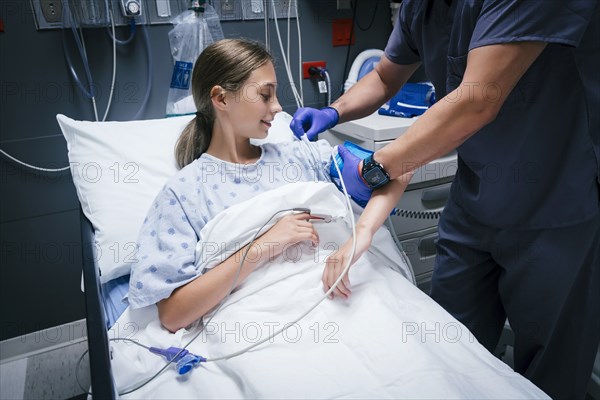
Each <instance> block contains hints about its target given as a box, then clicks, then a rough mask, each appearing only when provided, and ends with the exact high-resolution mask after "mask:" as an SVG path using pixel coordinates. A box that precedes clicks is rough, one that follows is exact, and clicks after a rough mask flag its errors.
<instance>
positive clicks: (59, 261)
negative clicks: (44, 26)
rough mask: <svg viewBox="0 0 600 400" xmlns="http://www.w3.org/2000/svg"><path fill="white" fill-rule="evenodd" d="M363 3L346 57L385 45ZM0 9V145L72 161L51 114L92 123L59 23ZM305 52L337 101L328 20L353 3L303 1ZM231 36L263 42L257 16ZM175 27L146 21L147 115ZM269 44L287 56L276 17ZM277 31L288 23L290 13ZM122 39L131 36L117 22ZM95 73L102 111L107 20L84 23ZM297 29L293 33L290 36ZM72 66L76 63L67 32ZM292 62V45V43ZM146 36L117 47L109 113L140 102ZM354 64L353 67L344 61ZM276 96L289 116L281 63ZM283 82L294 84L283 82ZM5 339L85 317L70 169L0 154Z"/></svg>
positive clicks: (160, 92) (383, 29)
mask: <svg viewBox="0 0 600 400" xmlns="http://www.w3.org/2000/svg"><path fill="white" fill-rule="evenodd" d="M376 3H377V1H375V0H371V1H362V2H360V3H359V4H358V12H357V15H358V18H357V19H358V21H359V23H360V24H361V25H362V26H366V25H368V23H369V21H370V18H371V16H372V15H375V21H374V24H373V27H372V28H371V29H369V30H368V31H361V30H359V29H356V30H355V35H356V43H355V45H354V46H353V47H352V48H351V52H350V62H351V61H352V60H353V59H354V58H355V56H356V55H357V54H358V53H359V52H360V51H362V50H364V49H367V48H374V47H376V48H383V47H384V46H385V43H386V41H387V37H388V35H389V33H390V32H391V28H392V27H391V23H390V11H389V5H388V1H387V0H379V5H378V7H377V11H376V13H375V14H373V13H374V11H375V5H376ZM0 4H1V6H0V17H1V18H2V19H3V20H4V32H3V33H0V74H1V86H0V147H1V148H2V149H3V150H5V151H7V152H8V153H9V154H11V155H13V156H16V157H17V158H19V159H21V160H24V161H26V162H28V163H30V164H34V165H37V166H41V167H45V168H57V167H61V166H66V165H68V160H67V149H66V143H65V140H64V139H63V137H62V134H61V133H60V130H59V127H58V125H57V122H56V118H55V116H56V114H58V113H62V114H66V115H68V116H69V117H72V118H75V119H80V120H92V119H93V111H92V107H91V104H90V102H89V100H87V99H86V98H84V96H83V95H82V94H81V93H80V91H79V90H78V89H77V88H76V86H75V84H74V81H73V80H72V79H71V77H70V74H69V73H68V70H67V64H66V62H65V59H64V56H63V49H62V40H63V32H62V31H59V30H43V31H37V30H36V29H35V24H34V18H33V14H32V11H31V6H30V3H29V1H25V0H1V2H0ZM299 5H300V17H301V26H302V40H303V60H305V61H317V60H324V61H326V62H327V66H328V69H329V71H330V74H331V79H332V83H333V88H334V90H333V98H334V99H335V98H337V97H338V96H339V94H340V89H341V86H342V82H343V79H342V71H343V68H344V61H345V57H346V47H333V46H332V45H331V20H332V19H335V18H350V17H351V16H352V13H351V11H349V10H336V1H334V0H333V1H320V0H300V2H299ZM222 26H223V31H224V33H225V36H226V37H239V36H243V37H248V38H254V39H258V40H263V37H264V26H263V22H262V21H236V22H224V23H223V24H222ZM171 28H172V26H171V25H153V26H150V27H149V35H150V40H151V49H150V50H151V52H152V57H153V60H154V62H153V65H154V74H153V77H152V81H153V88H152V95H151V98H150V101H149V103H148V106H147V108H146V111H145V113H144V114H143V118H160V117H163V116H164V112H165V104H166V98H167V92H168V85H169V82H170V76H171V68H172V61H171V56H170V52H169V48H168V38H167V33H168V32H169V30H170V29H171ZM271 28H272V29H271V32H272V36H271V38H272V41H271V50H272V52H273V53H274V55H275V57H276V58H277V59H280V54H279V47H278V45H277V44H276V42H275V40H276V36H275V30H274V26H273V25H272V24H271ZM281 29H282V33H283V32H285V28H284V25H283V21H282V22H281ZM117 33H118V36H119V37H121V38H124V37H125V36H127V33H128V31H127V28H119V31H118V32H117ZM85 40H86V46H87V50H88V56H89V59H90V65H91V71H92V74H93V78H94V81H95V83H96V85H97V88H98V93H99V95H98V103H99V113H103V112H104V108H105V105H106V102H107V100H108V98H107V97H108V91H109V87H110V80H111V65H112V47H111V46H112V43H111V41H110V39H109V37H108V35H107V34H106V31H105V30H104V29H89V30H87V31H86V32H85ZM295 40H296V34H295V29H294V30H293V40H292V43H295ZM68 43H69V44H70V48H71V54H72V57H73V59H74V60H76V68H77V69H78V72H79V73H80V74H81V73H82V68H81V64H80V63H79V61H78V57H76V53H75V48H74V46H73V45H72V43H73V38H72V37H71V36H68ZM291 53H292V59H293V60H294V61H295V60H297V50H296V47H295V46H294V47H293V48H292V50H291ZM145 60H146V57H145V50H144V46H143V41H142V38H141V35H138V36H137V37H136V38H135V39H134V41H133V42H132V43H131V44H130V45H128V46H125V47H121V48H119V49H118V76H117V86H116V92H115V99H114V100H113V106H112V108H111V112H110V114H109V118H108V119H110V120H128V119H131V118H132V116H133V115H134V114H135V113H136V111H137V110H138V108H139V105H140V102H141V99H142V97H143V93H144V90H145V80H146V74H147V71H148V69H147V68H146V66H145V62H146V61H145ZM348 68H349V67H348ZM277 72H278V78H279V82H280V85H281V87H280V93H279V97H280V101H281V103H282V105H283V107H284V109H285V110H286V111H288V112H290V113H293V112H294V110H295V108H296V107H295V103H294V101H293V98H292V97H291V95H290V93H291V92H290V91H289V86H288V85H287V84H286V83H285V82H286V81H287V79H286V77H285V74H284V72H283V69H282V63H279V65H278V66H277ZM303 84H304V93H305V103H306V105H308V106H324V105H325V96H324V95H318V94H316V93H318V92H317V91H316V85H315V84H314V83H313V82H310V81H304V82H303ZM286 86H287V89H286ZM0 187H1V200H0V240H1V249H0V250H1V257H0V340H3V339H7V338H10V337H15V336H18V335H22V334H25V333H28V332H32V331H37V330H40V329H44V328H47V327H52V326H56V325H59V324H62V323H65V322H69V321H74V320H78V319H81V318H84V317H85V312H84V297H83V294H82V293H81V291H80V278H81V248H80V238H79V208H78V207H79V203H78V200H77V197H76V194H75V190H74V187H73V183H72V180H71V177H70V174H69V172H68V171H67V172H64V173H60V174H49V173H39V172H33V171H30V170H26V169H24V168H22V167H20V166H17V165H16V164H15V163H14V162H12V161H9V160H7V159H6V158H5V157H4V156H0Z"/></svg>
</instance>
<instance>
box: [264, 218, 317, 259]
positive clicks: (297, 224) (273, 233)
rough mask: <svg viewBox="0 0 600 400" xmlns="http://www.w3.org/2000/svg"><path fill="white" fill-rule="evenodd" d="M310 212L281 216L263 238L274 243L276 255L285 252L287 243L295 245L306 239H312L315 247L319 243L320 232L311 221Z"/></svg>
mask: <svg viewBox="0 0 600 400" xmlns="http://www.w3.org/2000/svg"><path fill="white" fill-rule="evenodd" d="M309 218H310V214H307V213H300V214H289V215H286V216H285V217H283V218H281V219H280V220H279V221H277V223H276V224H275V225H273V226H272V227H271V229H269V230H268V231H267V232H266V233H265V234H264V235H263V236H262V238H261V241H262V242H263V243H265V244H269V245H272V244H273V243H275V245H274V246H273V248H274V254H273V255H274V256H277V255H279V254H281V253H282V252H283V249H284V247H285V246H286V245H293V244H296V243H299V242H302V241H304V240H310V242H311V243H312V245H313V246H314V247H316V246H318V244H319V234H318V233H317V230H316V229H315V227H314V226H313V224H312V223H311V222H309Z"/></svg>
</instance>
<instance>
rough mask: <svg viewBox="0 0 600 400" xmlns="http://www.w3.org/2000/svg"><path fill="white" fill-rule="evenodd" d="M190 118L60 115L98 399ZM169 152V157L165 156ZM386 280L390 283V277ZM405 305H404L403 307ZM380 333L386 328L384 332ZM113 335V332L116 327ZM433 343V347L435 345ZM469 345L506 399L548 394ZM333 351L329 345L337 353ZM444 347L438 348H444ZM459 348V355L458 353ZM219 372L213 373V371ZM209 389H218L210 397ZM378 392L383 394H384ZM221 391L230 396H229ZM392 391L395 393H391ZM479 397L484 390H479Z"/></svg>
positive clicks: (278, 130) (282, 133)
mask: <svg viewBox="0 0 600 400" xmlns="http://www.w3.org/2000/svg"><path fill="white" fill-rule="evenodd" d="M290 118H291V117H290V116H289V115H287V114H284V113H282V114H279V115H278V117H277V119H276V122H275V123H274V125H273V128H272V131H270V134H269V138H268V140H270V141H285V140H290V138H291V132H289V129H288V124H289V119H290ZM190 119H191V117H177V118H170V119H163V120H153V121H132V122H104V123H95V122H85V121H74V120H71V119H69V118H67V117H65V116H58V121H59V124H60V126H61V129H62V131H63V133H64V135H65V138H66V140H67V143H68V149H69V160H70V163H71V166H72V175H73V180H74V184H75V186H76V189H77V194H78V197H79V199H80V202H81V209H82V216H81V231H82V244H83V284H84V286H85V298H86V312H87V327H88V345H89V351H90V355H89V359H90V370H91V385H92V389H91V390H92V392H93V397H94V398H116V397H118V395H117V385H116V383H115V382H116V381H118V380H119V378H120V377H119V376H115V375H114V368H113V364H112V363H111V353H112V349H111V347H112V346H111V345H109V337H110V335H109V332H108V331H107V328H108V326H110V325H112V324H113V323H114V321H115V320H117V318H119V315H120V314H123V315H121V317H120V318H121V320H120V321H125V320H123V318H125V317H127V316H128V313H130V310H129V309H127V310H126V309H125V308H126V303H124V302H123V295H124V294H125V293H126V289H127V285H128V283H127V272H128V268H129V267H130V266H131V263H132V262H133V261H134V257H132V255H133V254H134V251H135V240H136V238H137V232H138V227H139V226H141V223H142V221H143V218H144V216H145V214H146V210H147V209H148V208H149V206H150V204H151V202H152V200H153V199H154V196H155V195H156V193H158V191H159V190H160V188H161V187H162V185H163V184H164V182H166V180H167V179H168V177H170V176H172V175H173V174H174V173H175V172H176V170H177V168H176V166H175V160H174V157H173V156H172V150H171V149H173V146H174V143H175V141H176V139H177V137H178V135H179V133H180V132H181V130H182V129H183V127H184V126H185V125H186V124H187V122H188V121H189V120H190ZM165 153H167V154H166V155H165ZM396 251H397V249H396ZM385 274H388V275H385ZM384 275H385V276H386V277H388V278H390V279H391V280H388V281H390V282H391V281H394V279H396V280H397V282H399V283H401V285H400V288H399V290H401V291H407V292H408V291H410V286H411V284H410V283H409V282H408V281H407V280H405V279H403V278H401V277H400V274H398V273H396V272H394V273H393V274H392V273H391V272H389V271H387V272H385V273H384ZM383 281H386V279H384V280H383ZM402 285H404V286H402ZM410 293H412V295H413V296H417V298H418V300H419V302H420V303H419V304H421V305H423V307H422V312H423V313H424V315H423V316H422V317H423V318H427V317H428V315H429V314H428V313H429V312H430V311H431V310H433V311H435V312H436V313H438V315H442V314H443V313H445V312H444V311H443V310H441V308H439V307H438V306H437V305H436V304H435V303H434V302H433V301H432V300H430V299H429V298H428V297H427V296H426V295H425V294H423V293H422V292H420V291H419V290H417V289H415V288H414V287H413V291H411V292H410ZM376 297H377V296H376ZM329 304H332V303H329ZM406 304H409V303H406ZM413 305H414V304H413ZM405 306H406V305H404V303H403V305H401V308H402V307H405ZM328 307H331V305H328ZM346 308H348V307H346ZM433 311H431V312H433ZM353 312H354V311H353ZM356 312H359V311H356ZM357 315H360V314H357ZM432 315H433V314H432ZM444 318H448V319H447V320H446V321H450V323H452V324H456V326H459V323H458V321H455V320H453V319H451V317H450V316H447V317H444ZM392 322H393V321H392ZM390 323H391V322H390ZM390 326H393V325H390ZM121 328H122V327H121ZM382 331H386V329H383V330H382ZM112 332H114V327H113V331H112ZM117 332H118V330H117ZM161 335H166V336H165V337H169V338H172V337H173V335H170V334H167V332H162V333H161ZM415 344H417V343H415ZM395 346H400V343H399V342H397V343H390V344H389V347H390V348H392V347H395ZM402 346H404V347H405V348H407V349H408V348H410V346H411V345H410V343H408V344H407V343H402ZM402 346H400V347H402ZM435 346H436V345H434V344H432V347H435ZM468 346H469V349H465V351H464V352H463V349H462V347H457V348H455V349H452V354H454V355H453V359H454V360H457V359H460V358H461V357H462V356H464V358H465V359H467V358H468V359H470V360H471V362H472V363H473V364H472V366H473V367H475V370H477V369H479V368H481V370H482V371H483V370H488V369H489V368H492V369H489V370H493V371H499V374H500V375H502V376H501V377H499V378H498V379H502V382H503V384H504V385H505V387H506V389H507V390H509V389H510V393H508V392H507V393H506V397H515V398H534V397H535V398H545V397H544V396H545V395H544V394H543V392H541V391H539V389H537V388H535V386H533V385H532V384H531V383H530V382H529V381H527V380H526V379H525V378H522V377H520V376H518V375H517V374H515V373H514V372H512V371H510V369H508V367H506V366H505V365H504V364H502V363H501V362H500V361H499V360H496V359H495V358H493V356H491V355H490V354H489V353H487V351H485V350H484V349H483V347H481V346H479V344H478V343H476V342H475V343H474V344H470V345H468ZM424 347H425V346H424ZM438 347H439V346H438ZM272 348H275V347H274V346H273V347H269V346H267V347H266V349H267V350H266V353H268V351H272V350H269V349H272ZM331 348H332V347H329V348H327V349H325V350H331ZM117 350H118V349H117ZM442 350H443V349H442V348H440V351H442ZM467 350H468V351H467ZM119 351H121V350H118V351H117V353H118V352H119ZM285 351H286V352H287V353H286V354H293V351H292V352H291V353H290V351H291V350H290V349H286V350H285ZM455 351H456V352H458V353H454V352H455ZM263 353H265V351H264V350H261V351H257V352H255V353H254V354H255V355H261V354H263ZM434 356H435V355H434ZM434 358H435V357H434ZM421 361H422V362H423V363H425V364H424V365H426V366H428V367H431V369H432V372H431V373H432V377H433V376H434V375H433V374H437V375H435V376H436V378H435V382H436V384H439V385H441V386H440V388H443V387H444V386H443V385H450V386H452V385H454V383H453V382H452V380H453V379H455V378H456V376H458V375H456V376H455V375H454V374H453V373H450V372H448V371H450V370H451V369H452V368H453V367H452V366H446V367H443V365H437V364H433V363H432V364H427V363H428V362H429V361H427V362H426V361H424V360H421ZM236 362H237V361H236ZM377 362H378V363H379V362H381V363H382V364H381V365H387V364H385V362H384V361H383V360H381V361H377ZM432 362H433V361H432ZM440 362H441V361H440ZM442 364H443V362H442ZM232 365H234V364H232ZM490 366H491V367H490ZM389 367H390V368H386V371H385V372H386V373H388V374H389V373H390V371H391V373H393V372H394V369H395V368H391V365H390V366H389ZM298 368H299V367H298ZM311 368H313V367H311ZM397 368H398V371H399V372H398V374H399V375H401V374H402V373H401V371H403V369H402V368H407V367H406V366H401V365H400V366H397ZM313 369H314V368H313ZM120 371H122V369H121V370H120ZM171 372H172V371H171ZM171 372H169V373H171ZM196 372H201V371H196ZM213 372H214V371H213V370H211V373H213ZM221 372H223V371H221ZM250 372H255V371H250ZM224 375H225V378H228V377H227V376H226V375H227V373H224ZM232 376H236V379H243V377H242V378H240V377H239V376H237V375H236V373H233V372H232ZM291 377H292V376H290V378H291ZM294 377H295V378H297V374H294ZM115 378H116V379H115ZM442 378H443V379H442ZM472 378H473V382H475V381H476V380H477V379H475V377H472ZM190 379H199V380H200V379H206V378H205V377H204V376H203V375H202V374H197V375H194V376H193V378H190ZM415 379H416V378H415ZM423 379H425V378H423ZM431 379H434V378H431ZM485 379H488V381H485V382H488V383H483V382H484V380H482V381H481V382H479V383H478V385H480V387H479V388H478V390H480V389H489V390H490V392H489V393H493V390H497V386H496V385H495V384H494V382H495V383H498V382H496V381H495V380H494V377H491V378H490V377H489V376H488V377H486V378H485ZM489 379H491V380H489ZM468 381H469V379H467V380H466V382H467V383H464V384H463V386H464V387H463V388H462V389H460V390H463V389H464V390H465V391H464V392H463V393H473V392H471V391H469V390H470V389H471V388H469V385H470V383H469V382H468ZM170 382H172V383H173V384H174V385H177V381H176V379H172V380H171V381H170ZM430 383H433V382H430ZM419 387H422V389H418V388H417V389H414V388H413V390H422V392H418V391H417V392H414V391H413V392H410V393H411V394H412V396H413V397H415V393H417V395H416V397H419V396H418V393H421V397H423V396H431V392H429V391H428V390H431V389H432V388H435V385H433V386H432V385H419ZM473 387H475V383H473ZM298 390H300V388H298ZM381 390H384V393H385V389H381ZM207 393H208V394H207ZM210 393H212V396H211V394H210ZM215 393H222V392H219V391H217V392H210V391H207V392H204V395H206V396H209V397H219V395H218V394H215ZM307 393H308V392H307ZM307 393H303V392H296V396H301V397H305V396H303V395H304V394H307ZM457 393H461V392H457ZM479 393H480V392H479ZM376 394H379V395H381V393H376ZM146 395H148V392H146V394H144V395H143V396H146ZM173 395H174V394H173ZM198 395H200V394H198ZM223 395H224V396H227V394H222V396H223ZM307 395H308V394H307ZM312 395H313V396H314V397H318V394H316V395H315V393H312ZM347 395H348V396H349V397H353V396H357V395H358V394H357V393H352V392H351V393H348V394H347ZM374 395H375V393H374ZM239 396H240V397H247V396H248V394H247V393H244V392H242V393H241V394H239ZM390 396H392V397H397V396H393V395H392V394H390ZM456 396H458V395H455V397H456ZM465 396H466V397H469V395H468V394H465V395H463V396H458V397H465ZM471 396H473V395H471ZM480 396H484V395H483V394H481V393H480ZM491 396H492V397H493V396H494V395H491ZM496 396H497V394H496ZM321 397H322V396H321ZM439 397H442V396H441V395H440V396H439Z"/></svg>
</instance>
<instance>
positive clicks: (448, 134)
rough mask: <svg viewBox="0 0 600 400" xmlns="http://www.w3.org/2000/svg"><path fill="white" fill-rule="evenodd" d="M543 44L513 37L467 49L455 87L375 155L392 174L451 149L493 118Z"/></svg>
mask: <svg viewBox="0 0 600 400" xmlns="http://www.w3.org/2000/svg"><path fill="white" fill-rule="evenodd" d="M545 47H546V43H542V42H517V43H505V44H497V45H489V46H482V47H477V48H475V49H472V50H471V51H469V54H468V58H467V67H466V70H465V73H464V76H463V81H462V83H461V84H460V85H459V86H458V88H456V89H455V90H454V91H452V92H451V93H449V94H447V95H446V96H445V97H443V98H442V99H440V100H439V101H438V102H437V103H436V104H434V105H433V107H431V108H430V109H429V110H427V112H426V113H425V114H423V115H422V116H421V117H420V118H419V119H418V120H417V121H416V122H415V123H414V124H413V125H412V126H411V127H410V128H409V129H408V130H407V131H406V133H405V134H404V135H402V136H400V137H399V138H398V139H396V140H395V141H394V142H392V143H391V144H389V145H388V146H385V147H384V148H382V149H381V150H379V151H377V152H376V153H375V160H376V161H378V162H380V163H381V164H383V166H384V167H385V168H386V170H387V171H388V173H389V174H390V176H391V177H392V178H395V177H397V176H400V175H402V174H404V173H405V172H408V171H411V170H414V169H415V168H417V167H419V166H421V165H424V164H426V163H428V162H430V161H432V160H435V159H436V158H438V157H440V156H442V155H444V154H447V153H448V152H449V151H451V150H453V149H455V148H457V147H458V146H460V145H461V144H462V143H463V142H464V141H465V140H467V139H468V138H469V137H470V136H471V135H473V134H474V133H476V132H477V131H479V130H480V129H481V128H483V127H484V126H485V125H487V124H489V123H490V122H492V121H493V120H494V119H495V118H496V115H498V113H499V112H500V109H501V107H502V105H503V104H504V102H505V101H506V99H507V97H508V95H509V94H510V93H511V91H512V90H513V88H514V87H515V85H517V82H519V80H520V79H521V77H522V76H523V74H524V73H525V72H526V71H527V69H528V68H529V67H530V66H531V64H532V63H533V62H534V61H535V60H536V58H537V57H538V56H539V55H540V54H541V52H542V51H543V50H544V48H545ZM488 90H489V92H488ZM525 117H526V116H524V118H525ZM494 150H495V149H489V151H494Z"/></svg>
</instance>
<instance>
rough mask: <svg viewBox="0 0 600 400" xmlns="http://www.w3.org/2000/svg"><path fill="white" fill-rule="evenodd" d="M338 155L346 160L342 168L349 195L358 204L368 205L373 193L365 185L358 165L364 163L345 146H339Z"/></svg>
mask: <svg viewBox="0 0 600 400" xmlns="http://www.w3.org/2000/svg"><path fill="white" fill-rule="evenodd" d="M337 149H338V154H339V155H340V157H342V160H344V166H343V167H342V178H344V184H345V185H346V190H347V191H348V194H349V195H350V196H351V197H352V198H353V199H354V200H355V201H356V202H357V203H361V202H364V203H366V202H367V201H369V199H370V198H371V194H372V193H373V191H372V190H371V188H370V187H369V186H368V185H367V184H366V183H365V181H364V180H363V178H362V176H361V174H360V172H359V171H358V165H359V164H360V162H361V161H362V159H360V158H359V157H357V156H356V155H354V154H352V152H350V150H348V149H347V148H346V147H344V146H338V148H337Z"/></svg>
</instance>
